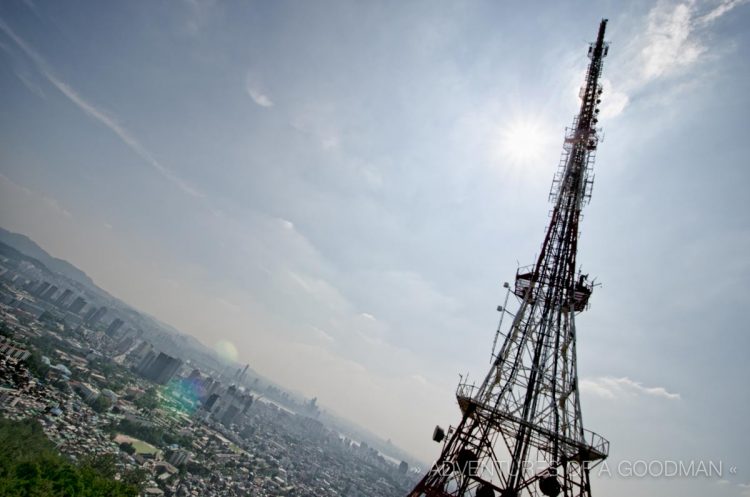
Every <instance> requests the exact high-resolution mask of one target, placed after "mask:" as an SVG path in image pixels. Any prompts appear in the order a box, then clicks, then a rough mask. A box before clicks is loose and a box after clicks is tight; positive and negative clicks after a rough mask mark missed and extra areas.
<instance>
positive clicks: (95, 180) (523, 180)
mask: <svg viewBox="0 0 750 497" xmlns="http://www.w3.org/2000/svg"><path fill="white" fill-rule="evenodd" d="M287 7H290V6H287ZM80 9H81V7H79V8H78V9H72V8H68V7H66V6H64V5H55V4H44V3H41V2H28V3H26V4H24V3H21V2H17V3H14V4H6V5H4V6H3V7H2V8H0V43H1V44H0V48H1V49H2V51H1V52H0V54H2V61H3V62H2V64H0V71H1V72H0V82H1V83H2V84H3V88H4V90H5V97H4V99H5V107H6V110H5V117H4V119H2V120H1V122H0V140H1V141H0V146H2V149H3V153H2V155H1V156H0V157H2V165H1V166H0V226H2V227H4V228H7V229H10V230H12V231H16V232H20V233H23V234H25V235H28V236H30V237H31V238H32V239H34V240H35V241H37V242H38V243H39V244H40V245H41V246H42V247H44V248H45V249H47V250H48V251H49V252H50V253H51V254H52V255H53V256H55V257H60V258H62V259H66V260H69V261H70V262H71V263H73V264H75V265H76V266H78V267H79V268H81V269H83V270H84V271H86V273H87V274H88V275H90V276H91V277H92V278H93V279H94V281H95V282H96V283H97V284H99V285H100V286H102V287H103V288H105V289H106V290H107V291H109V292H111V293H112V294H113V295H115V296H117V297H118V298H121V299H122V300H124V301H125V302H127V303H129V304H132V305H133V306H134V307H135V308H137V309H139V310H143V311H144V312H147V313H149V314H151V315H153V316H155V317H157V318H158V319H160V320H162V321H164V322H166V323H168V324H170V325H172V326H174V327H175V328H177V329H179V330H181V331H183V332H185V333H188V334H190V335H192V336H194V337H196V338H198V339H199V340H201V341H202V342H203V343H205V344H206V345H208V346H210V347H212V348H214V349H215V350H218V351H220V352H221V353H223V354H226V355H227V357H228V358H229V359H233V360H236V361H238V362H240V363H243V364H244V363H249V364H250V365H251V367H253V368H254V369H256V370H257V371H258V372H259V373H261V374H263V375H265V376H267V377H269V378H271V379H273V380H274V381H277V382H278V383H279V384H281V385H284V386H285V387H287V388H290V389H292V390H295V391H298V392H300V393H301V394H303V395H305V396H309V397H313V396H315V397H319V399H320V400H319V402H320V404H321V405H323V406H326V407H328V408H330V409H332V410H333V411H334V412H336V413H338V414H340V415H342V416H345V417H347V418H348V419H351V420H353V421H355V422H357V423H359V424H361V425H363V426H365V427H366V428H368V429H370V430H372V431H373V432H374V433H376V434H378V435H379V436H382V437H383V438H390V439H392V440H393V441H394V443H395V444H397V445H398V446H400V447H402V448H404V449H406V450H408V451H409V452H411V453H413V454H414V455H416V456H418V457H420V458H421V459H424V460H431V459H432V458H434V457H436V456H437V455H438V452H439V447H438V446H437V445H436V444H434V443H433V442H432V441H431V440H430V434H431V432H432V428H433V427H434V426H435V425H436V424H440V425H442V426H447V425H448V424H452V423H455V422H456V421H457V420H458V409H457V407H456V406H455V397H454V389H455V384H456V382H457V381H458V374H463V375H465V374H466V373H469V375H470V378H472V377H473V378H478V377H479V376H480V375H481V374H482V372H483V371H484V370H485V369H486V366H487V365H488V364H489V360H490V347H491V344H492V339H493V335H494V329H495V327H496V324H497V318H498V315H497V313H496V312H495V311H494V309H495V307H496V306H497V305H498V304H500V303H501V298H502V296H503V290H502V288H501V286H502V283H503V282H504V281H512V278H513V276H514V274H515V270H516V267H517V265H521V266H523V265H526V264H528V263H530V262H532V259H533V256H534V254H535V253H537V252H538V250H539V244H540V243H541V234H542V233H543V229H544V227H545V224H546V222H547V220H548V219H547V213H548V210H549V208H550V205H549V204H548V203H547V202H546V198H547V193H548V191H549V185H550V182H551V180H552V175H553V173H554V171H555V168H556V165H557V161H558V157H559V153H560V150H561V144H562V137H563V131H564V127H565V126H566V125H569V124H570V119H571V117H572V116H573V114H574V113H575V112H576V110H577V89H578V85H580V80H581V74H582V72H583V71H584V70H585V63H586V59H585V47H586V43H587V42H589V41H591V37H592V32H593V27H594V26H596V24H597V22H598V20H599V19H600V18H601V17H608V18H609V19H610V25H609V26H610V34H609V35H608V37H607V39H608V40H609V41H611V43H612V46H611V52H610V55H609V58H608V59H607V61H606V65H605V82H604V94H603V110H602V120H601V121H602V125H603V127H604V132H605V140H604V143H603V144H602V145H601V146H600V147H599V152H598V157H597V164H596V167H595V171H594V172H595V174H596V178H597V179H596V183H595V185H594V194H593V200H592V204H591V205H590V206H589V207H588V208H587V211H586V216H585V219H583V221H582V236H581V239H580V251H581V254H580V257H579V259H578V261H579V263H580V265H581V266H582V268H583V270H584V272H585V273H590V274H591V276H592V277H597V278H598V280H597V281H600V282H602V283H603V284H602V286H600V287H597V288H596V289H595V291H594V294H593V296H592V298H591V309H590V311H589V312H588V313H587V314H586V315H585V316H583V317H582V318H581V319H580V321H579V322H578V327H579V333H580V342H579V368H580V373H581V379H582V380H581V389H582V403H583V405H584V412H585V413H586V425H587V427H590V428H591V429H594V430H596V431H600V432H602V433H604V434H605V435H606V436H607V437H608V438H609V439H610V441H611V443H612V457H613V459H614V460H615V461H616V460H618V459H633V458H641V459H649V458H662V459H665V458H674V459H690V458H692V459H700V458H703V459H714V460H724V461H725V464H726V465H727V467H728V466H732V465H734V466H739V467H740V470H741V475H734V476H731V475H727V476H725V477H724V478H722V479H723V480H726V482H720V481H718V480H717V481H713V480H706V481H698V482H696V481H694V480H678V481H672V482H667V483H665V482H664V481H646V482H643V481H632V480H622V479H617V478H614V479H606V478H604V479H602V480H601V481H597V483H596V487H595V488H596V490H597V493H602V492H604V493H606V494H609V495H614V496H619V495H627V494H630V495H632V493H633V492H634V491H635V492H638V494H639V495H693V494H691V493H690V492H695V493H694V495H698V494H699V493H707V492H709V493H712V494H714V495H719V496H724V495H727V496H730V495H734V496H737V495H743V492H744V493H745V494H747V492H748V487H747V486H744V487H743V486H742V485H748V484H750V473H748V471H750V460H748V458H747V456H746V455H745V453H744V448H743V445H742V443H741V442H742V441H741V440H738V438H741V437H736V436H735V434H733V432H732V427H733V426H734V427H741V426H742V424H741V423H742V420H743V419H744V417H746V415H747V413H748V410H749V409H750V398H748V393H747V389H746V388H744V382H743V379H745V378H747V377H748V375H749V374H750V370H748V366H747V365H746V361H744V359H743V356H742V352H743V350H745V349H746V347H747V346H748V345H750V343H749V342H748V340H749V339H748V336H747V333H746V331H745V329H744V326H743V324H744V320H743V316H742V313H741V311H742V304H743V303H744V302H745V301H746V300H747V297H749V296H750V288H749V287H748V284H747V281H748V279H747V276H748V269H750V268H748V265H747V256H746V253H747V249H748V248H750V247H748V243H749V242H750V236H749V232H748V209H747V207H748V202H747V196H746V195H745V193H744V192H743V190H742V188H743V184H744V183H745V182H746V181H747V179H748V171H747V168H746V167H745V166H744V163H745V162H746V157H747V153H748V149H747V144H746V143H745V142H744V141H743V137H744V134H746V129H747V128H746V120H747V117H746V116H747V110H748V97H747V95H746V94H745V93H746V92H745V91H744V88H745V86H746V84H745V82H746V81H747V78H748V69H749V68H748V65H747V62H746V59H747V57H746V56H743V55H742V54H743V53H746V52H747V47H748V42H749V41H750V39H749V38H748V35H747V33H746V30H744V27H746V26H747V25H748V23H749V22H750V12H749V10H750V9H748V8H747V5H746V2H736V1H724V2H721V1H715V2H708V1H704V2H659V3H656V4H652V3H650V2H636V3H633V4H630V5H628V6H627V7H623V6H619V5H616V4H615V3H611V2H607V3H605V4H602V5H598V4H597V5H596V8H593V7H592V6H591V5H589V4H585V3H582V4H580V5H578V7H576V9H573V10H574V11H576V12H578V13H579V14H580V13H583V14H584V15H576V14H575V13H571V12H570V10H571V9H570V8H569V7H565V6H563V5H549V6H548V7H547V8H546V9H545V10H544V11H543V12H537V11H536V10H535V9H534V8H532V7H529V6H523V5H521V4H513V5H511V4H507V5H502V6H501V5H496V4H493V3H489V2H488V3H482V2H479V3H475V4H451V5H441V6H440V7H437V6H431V4H429V3H409V4H398V5H394V4H386V3H377V4H370V5H366V6H361V5H360V6H353V5H348V4H345V3H324V4H317V5H313V4H309V5H307V4H304V5H295V6H294V8H284V5H283V4H281V3H280V4H274V5H268V4H260V5H254V4H247V5H244V6H241V5H235V4H225V3H212V2H207V3H201V2H195V3H191V2H186V3H185V4H179V5H178V7H175V8H168V7H166V6H158V5H147V4H131V5H116V6H109V7H107V8H104V7H102V6H98V5H96V4H95V3H92V4H87V5H86V8H85V9H83V10H85V11H86V12H87V13H88V15H87V16H86V18H83V17H81V16H80V15H78V14H79V12H81V10H80ZM280 358H283V360H281V359H280ZM722 406H732V407H734V409H722V408H721V407H722ZM716 410H719V411H720V412H718V413H716V412H715V411H716ZM644 425H648V426H654V427H656V430H657V433H655V434H645V433H643V431H642V430H643V426H644ZM743 468H744V469H743Z"/></svg>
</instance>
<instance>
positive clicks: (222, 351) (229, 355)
mask: <svg viewBox="0 0 750 497" xmlns="http://www.w3.org/2000/svg"><path fill="white" fill-rule="evenodd" d="M214 350H215V351H216V353H217V354H219V356H220V357H221V358H222V359H224V360H226V361H230V362H234V361H236V360H237V347H235V346H234V344H233V343H232V342H230V341H229V340H219V341H218V342H216V345H214Z"/></svg>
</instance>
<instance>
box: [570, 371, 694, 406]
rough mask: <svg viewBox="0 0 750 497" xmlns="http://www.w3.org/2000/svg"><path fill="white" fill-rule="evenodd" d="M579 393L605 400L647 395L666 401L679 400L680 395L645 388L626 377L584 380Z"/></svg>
mask: <svg viewBox="0 0 750 497" xmlns="http://www.w3.org/2000/svg"><path fill="white" fill-rule="evenodd" d="M579 386H580V388H581V391H585V392H589V393H592V394H594V395H598V396H599V397H603V398H605V399H618V398H622V397H626V396H631V397H632V396H640V395H648V396H652V397H661V398H663V399H667V400H680V394H678V393H672V392H669V391H667V389H666V388H664V387H645V386H643V384H641V383H640V382H637V381H633V380H631V379H630V378H628V377H622V378H614V377H612V376H603V377H599V378H584V379H582V380H581V381H580V383H579Z"/></svg>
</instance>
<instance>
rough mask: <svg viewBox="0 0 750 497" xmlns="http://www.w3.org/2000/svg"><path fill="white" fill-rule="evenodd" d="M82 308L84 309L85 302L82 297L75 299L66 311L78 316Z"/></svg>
mask: <svg viewBox="0 0 750 497" xmlns="http://www.w3.org/2000/svg"><path fill="white" fill-rule="evenodd" d="M84 307H86V300H85V299H84V298H83V297H76V299H75V300H74V301H73V302H72V303H71V304H70V305H69V306H68V310H69V311H70V312H72V313H73V314H78V313H80V312H81V310H82V309H83V308H84Z"/></svg>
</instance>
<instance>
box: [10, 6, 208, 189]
mask: <svg viewBox="0 0 750 497" xmlns="http://www.w3.org/2000/svg"><path fill="white" fill-rule="evenodd" d="M0 30H2V31H3V32H4V33H5V34H6V35H7V36H8V38H10V39H11V40H13V42H14V43H15V44H16V46H18V48H20V49H21V51H23V53H24V54H26V56H27V57H29V59H31V60H32V62H33V63H34V65H36V68H37V70H38V71H39V72H40V73H41V74H42V76H44V77H45V78H46V79H47V80H48V81H49V82H50V83H51V84H52V85H53V86H54V87H55V88H57V89H58V90H59V91H60V92H61V93H62V94H63V95H65V97H67V98H68V100H70V101H71V102H73V103H74V104H75V105H76V106H78V108H80V109H81V110H82V111H83V112H84V113H85V114H86V115H88V116H89V117H91V118H92V119H94V120H96V121H98V122H99V123H100V124H102V125H104V126H106V127H107V128H109V130H110V131H112V132H113V133H114V134H115V135H117V136H118V137H119V138H120V140H122V142H123V143H125V145H127V146H128V147H129V148H130V149H131V150H133V151H134V152H135V153H136V154H137V155H138V156H139V157H140V158H141V159H143V160H144V161H145V162H146V163H147V164H149V165H151V166H152V167H153V168H154V169H155V170H156V171H157V172H158V173H159V174H161V175H162V176H163V177H164V178H166V179H167V180H168V181H169V182H171V183H172V184H173V185H175V186H177V187H178V188H179V189H180V190H182V191H183V192H185V193H187V194H188V195H191V196H193V197H198V198H203V197H204V195H203V194H202V193H201V192H199V191H198V190H196V189H194V188H193V187H191V186H190V185H188V184H187V183H186V182H185V181H183V180H182V179H181V178H179V177H178V176H177V175H176V174H175V173H174V172H173V171H172V170H171V169H169V168H167V167H166V166H164V165H163V164H161V163H160V162H159V161H158V160H157V159H156V158H155V157H154V156H153V154H151V152H149V151H148V150H147V149H146V148H145V147H144V146H143V145H141V143H140V142H139V141H138V140H137V139H136V138H135V137H134V136H133V134H132V133H131V132H130V131H129V130H128V129H126V128H125V127H124V126H122V125H121V124H120V123H119V122H118V121H117V119H116V118H114V117H112V116H111V115H109V114H108V113H107V112H105V111H104V110H102V109H99V108H98V107H96V106H95V105H93V104H92V103H90V102H89V101H88V100H86V99H85V98H84V97H83V96H81V95H80V94H79V93H78V92H77V91H76V90H75V89H73V87H71V86H70V85H69V84H67V83H66V82H65V81H63V80H61V79H60V78H58V77H57V76H56V75H55V74H54V72H53V71H52V69H51V67H50V65H49V64H48V63H47V61H46V60H45V59H44V58H43V57H42V56H41V55H39V53H37V52H36V50H34V49H33V48H31V46H30V45H29V44H28V43H26V42H25V41H24V40H23V39H22V38H21V37H19V36H18V35H17V34H16V33H15V32H14V31H13V30H12V29H11V28H10V26H8V25H7V24H6V23H5V22H4V21H3V20H0Z"/></svg>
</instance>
